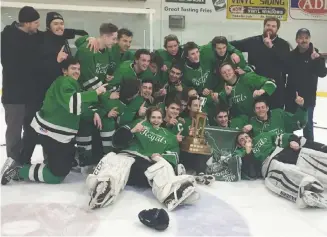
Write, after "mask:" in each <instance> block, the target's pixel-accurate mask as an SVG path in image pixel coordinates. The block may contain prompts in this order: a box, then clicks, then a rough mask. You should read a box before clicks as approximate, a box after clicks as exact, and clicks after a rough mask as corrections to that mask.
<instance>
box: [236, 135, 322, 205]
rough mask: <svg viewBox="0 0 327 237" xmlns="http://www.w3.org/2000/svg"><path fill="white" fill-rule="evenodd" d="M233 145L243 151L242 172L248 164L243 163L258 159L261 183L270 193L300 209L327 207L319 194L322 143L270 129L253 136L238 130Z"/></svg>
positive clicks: (320, 189)
mask: <svg viewBox="0 0 327 237" xmlns="http://www.w3.org/2000/svg"><path fill="white" fill-rule="evenodd" d="M237 146H238V147H239V148H238V149H239V150H240V151H242V152H243V155H242V160H243V163H242V166H243V167H242V172H248V170H249V167H244V166H247V165H249V163H252V164H253V163H256V162H260V163H261V173H262V176H263V177H264V179H265V185H266V186H267V188H268V189H270V190H271V191H272V192H274V193H277V194H278V195H280V196H282V197H284V198H286V199H289V200H291V201H293V202H296V204H297V205H298V206H299V207H301V208H303V207H308V206H309V207H320V208H327V199H326V197H324V196H323V195H322V193H323V192H324V187H327V146H326V145H324V144H320V143H317V142H310V141H306V140H305V138H299V137H297V136H296V135H294V134H291V133H284V134H280V135H277V134H276V133H275V132H273V131H271V132H264V133H261V134H260V135H258V136H256V137H254V138H253V139H252V138H251V137H250V136H249V135H248V134H246V133H240V134H239V135H238V137H237ZM283 148H284V149H283ZM252 161H253V162H252Z"/></svg>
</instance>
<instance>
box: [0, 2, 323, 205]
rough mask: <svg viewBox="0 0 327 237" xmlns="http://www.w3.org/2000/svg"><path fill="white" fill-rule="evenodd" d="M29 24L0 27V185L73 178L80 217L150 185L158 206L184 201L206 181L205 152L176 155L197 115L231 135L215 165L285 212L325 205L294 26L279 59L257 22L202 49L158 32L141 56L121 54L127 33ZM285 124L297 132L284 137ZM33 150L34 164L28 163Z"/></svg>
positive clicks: (32, 14)
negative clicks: (289, 207)
mask: <svg viewBox="0 0 327 237" xmlns="http://www.w3.org/2000/svg"><path fill="white" fill-rule="evenodd" d="M39 21H40V15H39V13H38V12H37V10H35V9H34V8H33V7H29V6H25V7H23V8H22V9H21V10H20V12H19V16H18V22H13V23H12V24H11V25H8V26H6V27H5V28H4V30H3V31H2V32H1V39H2V40H1V63H2V66H3V89H2V103H3V106H4V109H5V120H6V124H7V131H6V149H7V160H6V162H5V164H4V166H3V168H2V171H1V184H2V185H7V184H9V183H10V182H12V183H14V182H22V181H25V182H27V181H34V182H44V183H49V184H58V185H60V183H61V182H64V180H65V177H66V176H67V175H68V174H69V173H70V172H71V171H72V170H73V169H75V170H78V169H79V170H80V171H81V173H83V174H86V175H87V178H86V186H87V188H88V190H89V194H90V201H89V207H90V208H91V209H96V208H101V207H105V206H108V205H112V204H114V202H115V200H117V198H119V194H120V193H121V192H123V189H124V187H125V186H126V185H130V186H134V187H149V188H151V189H152V192H153V195H154V196H155V197H156V198H157V200H158V201H159V202H160V203H162V205H164V206H165V207H166V208H167V209H168V210H169V211H172V210H174V209H175V208H176V207H177V206H179V205H191V204H192V205H196V202H197V201H201V197H200V195H199V193H198V191H197V185H210V184H212V183H213V182H214V181H215V178H214V176H212V175H211V174H210V172H208V169H207V165H208V162H209V161H210V159H211V156H207V155H202V154H193V153H189V152H187V151H181V150H180V143H181V142H182V141H183V139H185V137H186V136H192V135H193V134H194V132H195V131H194V129H193V127H192V126H191V124H192V121H193V120H194V116H195V114H196V113H197V112H198V111H199V110H200V109H201V111H202V112H205V113H206V114H207V124H209V125H210V126H217V127H222V128H225V129H226V130H228V129H239V131H240V132H239V134H238V135H237V137H236V140H233V141H230V142H231V143H236V144H235V147H236V148H235V150H234V152H233V154H232V156H231V157H229V159H228V160H224V161H222V162H223V163H224V165H225V166H224V167H226V169H236V168H237V169H239V170H241V177H240V179H263V180H264V184H265V185H266V187H267V188H268V189H269V190H270V191H272V192H273V193H276V194H278V195H280V196H282V197H284V198H287V199H289V200H291V201H293V202H295V203H296V205H298V206H299V207H320V208H327V199H326V197H325V196H324V187H327V146H326V145H325V144H321V143H317V142H315V141H314V133H313V121H312V119H313V118H312V117H313V112H314V107H315V102H316V90H317V81H318V77H325V76H326V73H327V70H326V66H325V59H324V58H323V57H322V56H321V54H319V51H318V49H317V48H315V47H314V45H313V44H312V42H311V41H310V40H311V35H310V31H309V30H308V29H305V28H302V29H300V30H298V31H297V32H296V35H295V37H294V39H295V40H296V43H297V47H296V48H295V49H293V50H291V49H290V48H291V46H290V45H289V43H288V42H287V41H285V40H283V39H282V38H281V37H280V36H279V35H277V32H278V30H279V28H280V27H281V25H280V21H279V20H278V19H276V18H274V17H268V18H266V19H265V20H264V22H263V34H262V35H258V36H253V37H249V38H246V39H243V40H236V41H231V42H228V40H227V39H226V37H224V36H217V37H214V38H213V39H212V40H211V41H210V42H209V43H208V44H206V45H202V46H199V45H197V44H196V43H195V42H193V41H190V42H186V43H185V44H183V45H182V44H180V42H179V39H178V38H177V37H176V36H175V35H168V36H166V37H165V38H164V44H163V49H157V50H155V51H154V52H150V51H149V50H147V49H138V50H136V51H132V50H131V49H130V47H131V43H132V39H133V33H132V32H131V31H130V30H129V29H126V28H121V29H118V27H117V26H116V25H114V24H112V23H102V24H100V27H99V35H98V36H93V35H88V33H87V32H86V31H84V30H81V29H65V22H64V18H63V16H62V15H61V14H60V13H58V12H49V13H48V14H47V17H46V27H47V29H46V31H44V32H43V31H39V30H38V28H39ZM76 35H78V37H76V38H75V36H76ZM69 39H75V41H74V43H75V46H76V49H77V52H76V54H75V55H72V53H71V48H70V46H69V44H68V41H67V40H69ZM242 52H247V53H248V62H247V61H246V60H245V59H244V57H243V54H242ZM17 66H19V68H18V67H17ZM22 129H23V130H24V134H23V137H21V132H22ZM299 129H303V137H299V136H296V135H295V134H294V133H293V132H294V131H296V130H299ZM36 144H41V146H42V149H43V155H44V161H43V163H37V164H32V163H31V158H32V154H33V151H34V148H35V145H36ZM226 181H227V180H226Z"/></svg>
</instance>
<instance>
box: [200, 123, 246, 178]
mask: <svg viewBox="0 0 327 237" xmlns="http://www.w3.org/2000/svg"><path fill="white" fill-rule="evenodd" d="M239 132H240V130H236V129H229V128H220V127H212V126H208V127H205V132H204V135H205V138H206V141H207V142H208V144H209V145H210V146H211V149H212V158H210V159H209V160H208V162H207V165H208V168H207V173H208V174H211V175H213V176H215V178H216V180H217V181H227V182H235V181H239V180H241V158H240V157H238V156H235V155H234V150H235V141H236V137H237V134H238V133H239Z"/></svg>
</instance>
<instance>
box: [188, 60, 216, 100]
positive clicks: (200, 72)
mask: <svg viewBox="0 0 327 237" xmlns="http://www.w3.org/2000/svg"><path fill="white" fill-rule="evenodd" d="M212 83H213V81H212V73H211V69H210V65H209V64H206V63H204V62H200V67H199V68H197V69H194V68H192V67H190V66H188V65H187V64H186V63H185V64H184V74H183V84H184V85H186V86H187V87H189V88H194V89H195V90H196V91H197V92H198V93H199V94H202V91H203V89H205V88H208V89H213V88H212Z"/></svg>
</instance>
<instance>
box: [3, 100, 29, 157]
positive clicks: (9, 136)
mask: <svg viewBox="0 0 327 237" xmlns="http://www.w3.org/2000/svg"><path fill="white" fill-rule="evenodd" d="M3 107H4V109H5V121H6V125H7V129H6V149H7V157H11V158H12V159H14V160H15V161H18V162H19V156H20V152H21V150H22V147H23V141H22V129H23V125H24V116H25V105H24V104H3Z"/></svg>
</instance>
